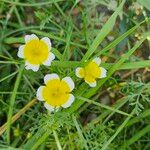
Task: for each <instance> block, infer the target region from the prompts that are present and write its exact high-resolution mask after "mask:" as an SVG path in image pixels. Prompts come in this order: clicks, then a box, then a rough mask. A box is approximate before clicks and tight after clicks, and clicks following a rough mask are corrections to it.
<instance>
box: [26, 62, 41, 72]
mask: <svg viewBox="0 0 150 150" xmlns="http://www.w3.org/2000/svg"><path fill="white" fill-rule="evenodd" d="M39 67H40V65H33V64H30V63H29V62H27V61H26V62H25V68H26V69H27V70H29V69H31V70H33V71H34V72H36V71H38V70H39Z"/></svg>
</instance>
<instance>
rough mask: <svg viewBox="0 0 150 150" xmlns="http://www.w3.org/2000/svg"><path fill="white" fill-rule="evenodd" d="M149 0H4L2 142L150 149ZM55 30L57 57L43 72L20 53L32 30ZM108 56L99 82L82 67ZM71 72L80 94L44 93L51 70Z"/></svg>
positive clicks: (0, 9)
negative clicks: (52, 98) (52, 104)
mask: <svg viewBox="0 0 150 150" xmlns="http://www.w3.org/2000/svg"><path fill="white" fill-rule="evenodd" d="M149 10H150V1H149V0H137V1H135V0H127V1H125V0H68V1H64V0H47V1H42V0H25V1H19V0H0V149H5V150H6V149H9V150H10V149H12V150H13V149H16V148H19V149H27V150H31V149H32V150H34V149H38V150H45V149H59V150H61V149H66V150H72V149H79V150H80V149H90V150H99V149H102V150H105V149H108V150H115V149H116V150H118V149H119V150H122V149H129V150H130V149H133V150H136V149H138V150H149V149H150V83H149V80H150V73H149V72H150V70H149V68H148V67H150V60H149V59H150V20H149V16H150V11H149ZM33 33H34V34H36V35H37V36H38V37H45V36H46V37H49V38H50V39H51V41H52V47H53V48H52V52H53V53H54V54H55V56H56V59H55V60H54V61H53V62H52V65H51V66H50V67H46V66H41V67H40V70H39V71H38V72H33V71H32V70H26V69H24V61H23V60H22V59H19V58H18V57H17V52H18V47H19V46H20V45H21V44H22V43H24V36H25V35H27V34H33ZM94 57H100V58H101V59H102V64H101V66H103V67H105V68H106V69H107V77H106V78H103V79H99V80H98V82H97V86H96V87H94V88H91V87H89V86H88V84H86V83H85V82H84V81H83V80H81V79H79V78H77V77H76V76H75V69H76V68H77V67H78V66H82V65H84V64H86V63H87V62H89V61H90V60H92V59H93V58H94ZM52 72H55V73H57V74H59V75H60V76H61V77H65V76H71V77H72V79H73V80H74V82H75V85H76V87H75V90H74V91H73V93H74V95H75V102H74V103H73V104H72V105H71V107H69V108H68V109H61V110H59V111H57V112H54V113H50V112H49V111H47V110H46V109H45V108H44V107H43V104H42V103H41V102H39V101H37V100H36V90H37V88H38V87H39V86H40V85H42V84H43V77H44V75H45V74H47V73H52Z"/></svg>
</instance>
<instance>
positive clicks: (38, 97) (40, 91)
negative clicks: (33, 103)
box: [36, 86, 44, 101]
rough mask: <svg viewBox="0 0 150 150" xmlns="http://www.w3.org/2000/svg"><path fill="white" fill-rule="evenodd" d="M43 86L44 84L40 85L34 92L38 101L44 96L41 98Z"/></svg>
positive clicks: (42, 99)
mask: <svg viewBox="0 0 150 150" xmlns="http://www.w3.org/2000/svg"><path fill="white" fill-rule="evenodd" d="M43 88H44V86H40V87H39V88H38V90H37V92H36V98H37V99H38V100H39V101H44V98H43V95H42V92H43Z"/></svg>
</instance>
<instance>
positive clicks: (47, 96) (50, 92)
mask: <svg viewBox="0 0 150 150" xmlns="http://www.w3.org/2000/svg"><path fill="white" fill-rule="evenodd" d="M70 92H71V89H70V87H69V85H68V84H67V83H66V82H65V81H63V80H61V81H60V80H59V79H53V80H50V81H48V82H47V84H46V86H45V87H44V88H43V93H42V94H43V97H44V100H45V101H46V102H47V103H48V104H49V105H51V106H54V107H57V106H61V105H62V104H64V103H66V102H67V101H68V99H69V94H70Z"/></svg>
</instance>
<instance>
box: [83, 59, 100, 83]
mask: <svg viewBox="0 0 150 150" xmlns="http://www.w3.org/2000/svg"><path fill="white" fill-rule="evenodd" d="M80 72H81V71H80ZM100 75H101V70H100V68H99V66H98V65H97V64H96V63H95V62H93V61H91V62H90V63H89V64H88V65H87V66H85V67H84V78H85V80H86V81H88V82H89V83H93V82H95V79H96V78H98V77H100Z"/></svg>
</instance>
